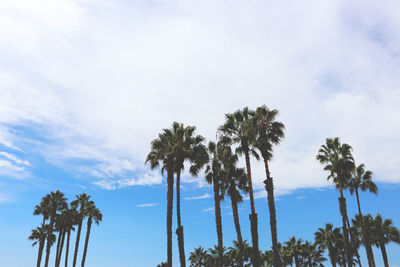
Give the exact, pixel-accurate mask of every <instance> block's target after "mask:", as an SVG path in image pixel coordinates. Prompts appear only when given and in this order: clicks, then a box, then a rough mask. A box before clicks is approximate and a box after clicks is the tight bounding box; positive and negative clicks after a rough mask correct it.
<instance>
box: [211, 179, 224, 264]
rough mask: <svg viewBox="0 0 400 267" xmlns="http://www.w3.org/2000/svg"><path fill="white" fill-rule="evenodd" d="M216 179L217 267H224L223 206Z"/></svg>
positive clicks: (214, 181) (214, 182) (214, 183)
mask: <svg viewBox="0 0 400 267" xmlns="http://www.w3.org/2000/svg"><path fill="white" fill-rule="evenodd" d="M216 180H217V179H215V177H214V178H213V189H214V206H215V224H216V226H217V237H218V262H217V266H221V267H223V265H224V262H223V259H224V250H223V248H224V244H223V240H222V219H221V205H220V196H219V186H218V181H216Z"/></svg>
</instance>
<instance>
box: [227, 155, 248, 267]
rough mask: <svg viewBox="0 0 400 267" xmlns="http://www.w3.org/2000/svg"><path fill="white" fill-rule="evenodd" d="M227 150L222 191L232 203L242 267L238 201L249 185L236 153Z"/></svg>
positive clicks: (239, 263)
mask: <svg viewBox="0 0 400 267" xmlns="http://www.w3.org/2000/svg"><path fill="white" fill-rule="evenodd" d="M227 149H228V150H227V152H226V153H224V157H223V164H224V170H225V172H226V175H225V179H224V181H223V187H224V188H225V189H224V192H226V194H227V195H228V196H229V197H230V199H231V203H232V214H233V222H234V224H235V230H236V235H237V244H238V248H239V254H238V258H239V262H238V265H239V267H243V256H244V252H243V249H244V248H243V238H242V232H241V230H240V221H239V212H238V203H241V202H242V201H243V197H242V195H241V194H240V191H244V192H246V193H247V192H248V191H249V187H248V185H247V175H246V172H245V170H244V169H243V168H237V167H236V162H237V160H238V157H237V155H233V154H232V153H231V152H230V148H227Z"/></svg>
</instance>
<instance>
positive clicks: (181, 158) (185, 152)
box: [172, 122, 208, 267]
mask: <svg viewBox="0 0 400 267" xmlns="http://www.w3.org/2000/svg"><path fill="white" fill-rule="evenodd" d="M195 130H196V127H194V126H186V127H185V126H184V125H183V124H182V123H177V122H174V123H173V124H172V132H173V140H174V147H173V150H174V154H175V172H176V216H177V223H178V228H177V229H176V234H177V236H178V246H179V259H180V264H181V266H182V267H185V266H186V258H185V246H184V235H183V226H182V223H181V208H180V177H181V171H182V170H183V169H184V162H185V161H186V160H188V161H189V162H190V163H191V167H190V170H189V172H190V173H191V174H192V175H193V176H197V174H198V172H199V170H200V169H201V168H202V167H203V166H204V164H206V162H207V159H208V158H207V151H206V147H205V146H204V145H203V141H204V137H202V136H201V135H194V132H195Z"/></svg>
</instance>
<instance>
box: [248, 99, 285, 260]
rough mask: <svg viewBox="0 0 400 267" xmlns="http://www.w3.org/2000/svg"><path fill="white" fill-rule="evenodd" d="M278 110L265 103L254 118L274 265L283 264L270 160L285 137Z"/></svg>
mask: <svg viewBox="0 0 400 267" xmlns="http://www.w3.org/2000/svg"><path fill="white" fill-rule="evenodd" d="M277 115H278V110H276V109H273V110H269V109H268V108H267V107H266V106H265V105H263V106H261V107H258V108H257V109H256V112H255V116H254V119H255V120H256V123H257V133H258V135H257V142H256V147H257V148H258V150H260V153H261V156H262V157H263V159H264V166H265V173H266V180H265V181H264V183H265V189H266V191H267V193H268V207H269V216H270V227H271V238H272V250H273V252H274V266H276V267H278V266H281V265H282V262H281V261H280V256H279V251H278V237H277V236H278V230H277V226H276V210H275V200H274V184H273V178H272V177H271V174H270V170H269V165H268V161H270V160H271V159H272V156H273V154H272V147H273V145H277V144H279V143H280V141H281V140H282V139H283V137H284V129H285V126H284V125H283V124H282V123H281V122H277V121H275V118H276V116H277Z"/></svg>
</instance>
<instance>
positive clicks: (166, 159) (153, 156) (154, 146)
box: [146, 129, 175, 267]
mask: <svg viewBox="0 0 400 267" xmlns="http://www.w3.org/2000/svg"><path fill="white" fill-rule="evenodd" d="M173 148H174V138H173V133H172V131H171V130H169V129H164V130H163V132H162V133H161V134H159V135H158V138H156V139H154V140H153V141H152V142H151V150H150V153H149V154H148V155H147V157H146V163H150V168H151V169H155V168H157V167H158V166H160V165H162V167H161V173H162V174H164V172H165V171H166V172H167V264H168V267H172V212H173V197H174V170H175V165H174V161H175V155H174V149H173Z"/></svg>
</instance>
